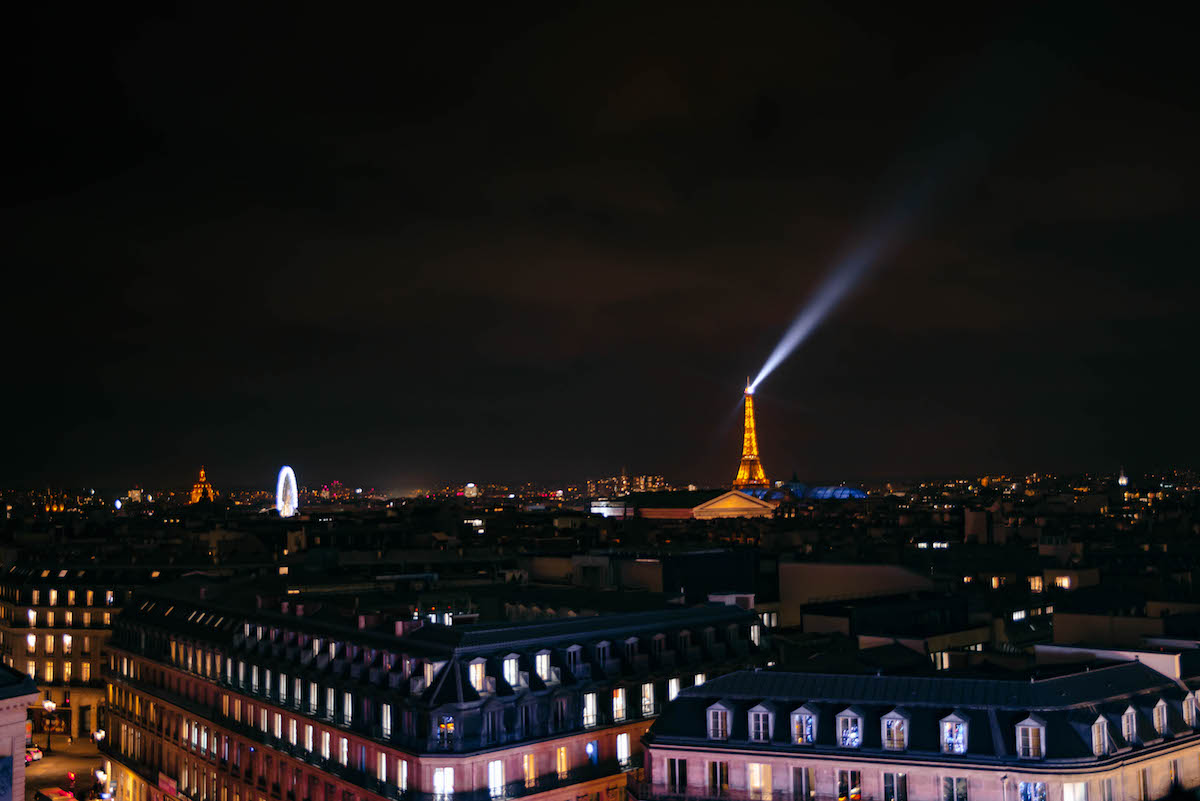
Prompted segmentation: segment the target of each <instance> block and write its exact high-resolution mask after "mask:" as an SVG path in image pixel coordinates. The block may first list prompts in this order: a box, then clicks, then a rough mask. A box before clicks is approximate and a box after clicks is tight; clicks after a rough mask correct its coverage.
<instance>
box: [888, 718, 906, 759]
mask: <svg viewBox="0 0 1200 801" xmlns="http://www.w3.org/2000/svg"><path fill="white" fill-rule="evenodd" d="M893 715H895V713H893ZM905 724H906V721H905V719H904V718H903V717H900V716H899V715H896V716H895V717H885V718H884V719H883V732H882V734H883V747H884V749H886V750H888V751H903V750H904V749H905V748H906V747H907V746H908V738H907V726H906V725H905Z"/></svg>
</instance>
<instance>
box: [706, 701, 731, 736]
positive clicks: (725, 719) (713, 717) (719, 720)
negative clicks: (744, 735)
mask: <svg viewBox="0 0 1200 801" xmlns="http://www.w3.org/2000/svg"><path fill="white" fill-rule="evenodd" d="M708 739H710V740H728V739H729V712H728V710H726V709H724V708H720V707H716V708H712V707H710V708H709V710H708Z"/></svg>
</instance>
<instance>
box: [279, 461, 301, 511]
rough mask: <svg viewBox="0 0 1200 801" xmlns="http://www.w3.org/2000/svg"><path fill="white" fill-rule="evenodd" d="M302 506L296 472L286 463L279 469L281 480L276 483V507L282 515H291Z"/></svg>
mask: <svg viewBox="0 0 1200 801" xmlns="http://www.w3.org/2000/svg"><path fill="white" fill-rule="evenodd" d="M299 507H300V493H298V492H297V491H296V474H295V473H293V472H292V468H290V467H288V466H287V465H284V466H283V467H281V468H280V469H279V480H278V481H277V482H276V483H275V508H276V509H277V510H278V511H279V516H280V517H291V516H292V515H294V514H296V510H297V509H298V508H299Z"/></svg>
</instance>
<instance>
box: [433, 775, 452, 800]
mask: <svg viewBox="0 0 1200 801" xmlns="http://www.w3.org/2000/svg"><path fill="white" fill-rule="evenodd" d="M453 795H454V768H434V769H433V797H434V798H437V799H445V798H450V797H451V796H453Z"/></svg>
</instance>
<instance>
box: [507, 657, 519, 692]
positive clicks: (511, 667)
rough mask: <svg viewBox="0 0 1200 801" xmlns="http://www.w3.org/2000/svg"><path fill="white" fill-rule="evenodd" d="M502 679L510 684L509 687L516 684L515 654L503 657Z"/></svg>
mask: <svg viewBox="0 0 1200 801" xmlns="http://www.w3.org/2000/svg"><path fill="white" fill-rule="evenodd" d="M504 680H505V681H506V682H508V684H509V686H511V687H516V686H517V657H516V655H513V656H506V657H504Z"/></svg>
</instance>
